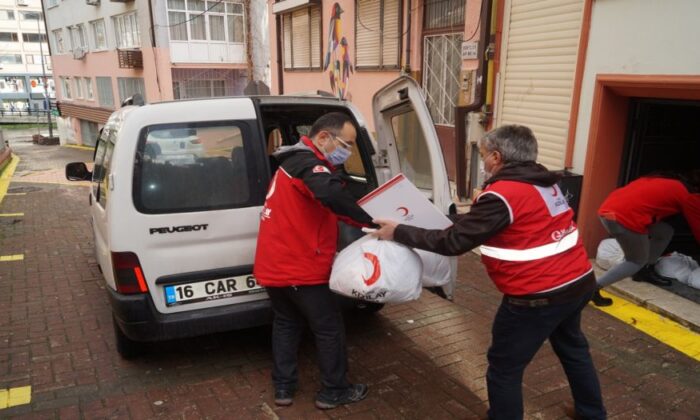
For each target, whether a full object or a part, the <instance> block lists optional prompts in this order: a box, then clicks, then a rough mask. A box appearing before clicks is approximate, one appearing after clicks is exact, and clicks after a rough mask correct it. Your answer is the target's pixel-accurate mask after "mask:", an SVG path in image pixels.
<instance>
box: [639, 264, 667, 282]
mask: <svg viewBox="0 0 700 420" xmlns="http://www.w3.org/2000/svg"><path fill="white" fill-rule="evenodd" d="M632 280H634V281H645V282H647V283H651V284H655V285H657V286H670V285H671V279H670V278H668V277H663V276H659V275H658V274H656V272H655V271H654V269H653V268H651V266H649V265H645V266H644V267H643V268H642V269H641V270H639V271H637V273H635V274H634V275H633V276H632Z"/></svg>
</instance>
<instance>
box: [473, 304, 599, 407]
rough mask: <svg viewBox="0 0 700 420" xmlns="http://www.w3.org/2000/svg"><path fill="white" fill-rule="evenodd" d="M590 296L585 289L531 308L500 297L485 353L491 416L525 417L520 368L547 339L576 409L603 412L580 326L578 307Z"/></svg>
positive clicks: (521, 370)
mask: <svg viewBox="0 0 700 420" xmlns="http://www.w3.org/2000/svg"><path fill="white" fill-rule="evenodd" d="M590 298H591V293H587V294H586V295H585V296H582V297H580V298H578V299H574V300H572V301H571V302H568V303H563V304H557V305H549V306H541V307H535V308H530V307H523V306H515V305H513V304H511V303H508V301H507V300H506V298H504V299H503V302H501V306H500V307H499V308H498V312H497V313H496V319H495V320H494V322H493V329H492V342H491V347H490V348H489V351H488V354H487V357H488V360H489V367H488V370H487V372H486V385H487V388H488V395H489V406H490V408H489V418H490V419H497V420H506V419H507V420H510V419H522V418H523V393H522V381H523V372H524V371H525V367H526V366H527V365H528V363H530V361H531V360H532V358H533V357H534V356H535V353H537V351H538V350H539V349H540V347H542V344H544V342H545V340H547V339H549V342H550V344H551V345H552V348H553V349H554V353H556V355H557V357H559V361H560V362H561V364H562V366H563V367H564V372H565V373H566V377H567V379H568V380H569V386H570V387H571V393H572V395H573V397H574V407H575V410H576V414H577V415H579V416H581V417H582V418H585V419H591V420H599V419H605V418H606V412H605V408H604V407H603V398H602V396H601V391H600V383H599V382H598V375H597V373H596V370H595V367H594V366H593V360H592V359H591V355H590V353H589V351H588V341H586V337H585V336H584V335H583V332H582V331H581V311H582V310H583V308H584V307H585V306H586V303H588V301H589V300H590Z"/></svg>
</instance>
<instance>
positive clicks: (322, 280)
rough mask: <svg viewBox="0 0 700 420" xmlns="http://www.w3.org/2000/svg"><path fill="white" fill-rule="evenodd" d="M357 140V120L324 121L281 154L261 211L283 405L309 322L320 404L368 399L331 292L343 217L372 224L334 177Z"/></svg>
mask: <svg viewBox="0 0 700 420" xmlns="http://www.w3.org/2000/svg"><path fill="white" fill-rule="evenodd" d="M356 136H357V133H356V131H355V127H354V125H353V124H352V121H351V120H350V118H349V117H348V116H347V115H345V114H342V113H338V112H333V113H329V114H326V115H324V116H322V117H321V118H319V119H318V120H317V121H316V122H315V123H314V124H313V126H312V127H311V131H310V132H309V136H308V137H306V136H304V137H302V139H301V140H300V141H299V143H297V144H295V145H293V146H286V147H281V148H280V149H279V150H277V151H276V152H275V153H274V156H275V157H276V158H277V160H278V161H279V162H280V166H279V169H278V170H277V172H276V173H275V175H274V178H273V179H272V182H271V183H270V188H269V191H268V193H267V198H266V200H265V206H264V207H263V211H262V214H261V219H260V233H259V235H258V245H257V249H256V253H255V265H254V274H255V277H256V278H257V280H258V283H260V284H261V285H262V286H265V288H266V290H267V293H268V295H269V296H270V301H271V303H272V309H273V311H274V321H273V325H272V357H273V369H272V382H273V384H274V387H275V404H277V405H280V406H285V405H290V404H292V399H293V397H294V393H295V391H296V389H297V381H298V374H297V353H298V351H299V342H300V340H301V335H302V332H303V329H304V327H305V325H307V324H308V326H309V327H310V329H311V331H312V333H313V335H314V338H315V342H316V348H317V352H318V353H317V354H318V356H317V357H318V366H319V369H320V371H321V390H320V391H319V392H318V394H317V396H316V407H317V408H319V409H329V408H334V407H336V406H338V405H342V404H348V403H353V402H357V401H360V400H362V399H364V398H365V397H366V396H367V385H364V384H351V383H350V382H348V379H347V370H348V361H347V354H346V344H345V328H344V325H343V318H342V314H341V312H340V309H339V308H338V306H337V302H336V299H335V297H334V295H333V294H332V292H331V291H330V289H329V288H328V279H329V277H330V273H331V267H332V264H333V258H334V257H335V253H336V242H337V239H338V225H337V223H338V220H339V219H341V220H343V221H345V222H347V223H350V224H354V225H357V226H367V225H369V224H371V217H370V216H369V215H368V214H367V213H365V212H364V210H362V209H361V208H360V207H359V206H358V205H357V204H356V203H355V199H354V198H353V197H352V195H350V193H348V192H347V191H346V190H345V189H344V183H343V181H342V180H341V178H340V177H339V176H338V175H336V174H335V173H334V170H335V168H334V165H341V164H343V163H344V162H345V160H347V158H348V157H349V156H350V154H351V151H352V147H353V145H354V144H355V139H356Z"/></svg>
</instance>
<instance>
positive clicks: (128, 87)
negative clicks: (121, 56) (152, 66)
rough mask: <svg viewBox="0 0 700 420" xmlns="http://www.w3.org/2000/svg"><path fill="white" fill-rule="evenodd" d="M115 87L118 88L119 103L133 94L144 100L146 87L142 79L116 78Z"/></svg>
mask: <svg viewBox="0 0 700 420" xmlns="http://www.w3.org/2000/svg"><path fill="white" fill-rule="evenodd" d="M117 85H118V86H119V103H122V102H124V100H125V99H128V98H129V97H131V96H133V95H134V94H135V93H140V94H141V96H143V100H144V101H145V100H146V87H145V85H144V83H143V78H142V77H117Z"/></svg>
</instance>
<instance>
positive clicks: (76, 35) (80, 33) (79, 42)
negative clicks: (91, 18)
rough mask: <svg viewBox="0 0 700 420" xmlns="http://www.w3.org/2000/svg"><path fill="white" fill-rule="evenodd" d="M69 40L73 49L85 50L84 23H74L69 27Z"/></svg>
mask: <svg viewBox="0 0 700 420" xmlns="http://www.w3.org/2000/svg"><path fill="white" fill-rule="evenodd" d="M70 38H71V39H70V42H71V45H72V47H73V50H76V49H78V48H81V49H83V50H87V49H88V48H87V38H86V37H85V25H75V26H73V27H71V29H70Z"/></svg>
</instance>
